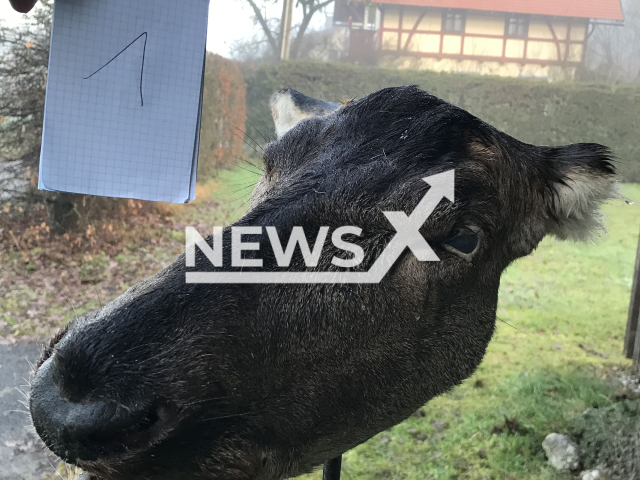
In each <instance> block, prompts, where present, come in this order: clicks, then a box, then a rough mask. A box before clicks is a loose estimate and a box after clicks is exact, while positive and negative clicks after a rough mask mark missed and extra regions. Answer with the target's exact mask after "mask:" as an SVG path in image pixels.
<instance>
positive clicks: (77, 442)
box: [29, 358, 159, 463]
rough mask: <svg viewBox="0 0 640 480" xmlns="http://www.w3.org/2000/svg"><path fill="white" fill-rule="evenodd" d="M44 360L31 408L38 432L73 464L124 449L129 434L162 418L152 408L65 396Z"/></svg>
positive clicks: (35, 382)
mask: <svg viewBox="0 0 640 480" xmlns="http://www.w3.org/2000/svg"><path fill="white" fill-rule="evenodd" d="M51 363H52V358H49V359H48V360H47V361H45V362H44V363H43V364H42V365H41V366H40V368H39V369H38V372H37V373H36V376H35V378H34V381H33V384H32V387H31V396H30V405H29V408H30V411H31V418H32V420H33V424H34V426H35V428H36V431H37V432H38V435H40V437H41V438H42V439H43V440H44V442H45V444H46V445H47V447H49V449H50V450H51V451H53V453H55V454H56V455H58V456H59V457H60V458H62V459H64V460H66V461H67V462H70V463H75V462H77V461H78V460H84V461H91V460H96V459H98V458H104V457H105V456H108V455H110V454H114V453H118V450H122V451H124V450H125V448H126V447H125V444H126V437H127V434H129V433H131V434H134V433H135V430H138V429H141V428H145V427H150V426H151V425H152V424H154V423H156V422H158V421H159V417H158V416H157V415H155V412H154V411H153V410H142V411H130V410H128V409H125V408H123V407H122V406H119V405H117V404H116V403H113V402H110V401H101V400H98V401H81V402H74V401H70V400H68V399H67V398H64V397H63V396H62V395H61V394H60V389H59V388H58V387H57V386H56V382H55V380H54V376H53V375H52V372H51Z"/></svg>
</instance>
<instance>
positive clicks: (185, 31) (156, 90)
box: [39, 0, 209, 203]
mask: <svg viewBox="0 0 640 480" xmlns="http://www.w3.org/2000/svg"><path fill="white" fill-rule="evenodd" d="M208 7H209V0H179V1H177V0H136V1H132V0H56V2H55V10H54V20H53V33H52V38H51V53H50V60H49V72H48V79H47V99H46V103H45V117H44V128H43V139H42V151H41V156H40V183H39V188H40V189H43V190H54V191H64V192H74V193H84V194H92V195H104V196H112V197H124V198H136V199H141V200H156V201H163V202H174V203H184V202H187V201H189V200H193V199H194V198H195V174H196V168H197V156H198V142H199V130H200V111H201V102H202V90H203V79H204V61H203V56H204V54H205V42H206V34H207V15H208Z"/></svg>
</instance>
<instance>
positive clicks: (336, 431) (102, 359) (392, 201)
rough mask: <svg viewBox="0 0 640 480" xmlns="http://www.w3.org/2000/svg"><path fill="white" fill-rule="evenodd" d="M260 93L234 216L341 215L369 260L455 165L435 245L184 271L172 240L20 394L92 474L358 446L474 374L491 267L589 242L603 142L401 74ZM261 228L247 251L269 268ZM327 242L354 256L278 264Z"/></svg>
mask: <svg viewBox="0 0 640 480" xmlns="http://www.w3.org/2000/svg"><path fill="white" fill-rule="evenodd" d="M272 106H273V113H274V118H275V122H276V130H277V132H278V135H279V137H278V138H277V139H276V140H274V141H273V142H271V143H270V144H269V145H267V147H266V149H265V152H264V158H263V160H264V165H265V171H264V175H263V177H262V179H261V181H260V183H259V185H258V186H257V187H256V190H255V192H254V194H253V198H252V204H251V209H250V211H249V212H248V213H247V214H246V215H245V216H244V217H243V218H242V219H240V220H239V221H238V222H237V223H236V224H234V225H233V227H242V226H252V227H260V228H263V229H264V228H266V227H267V226H274V227H275V228H276V229H277V231H278V233H279V234H280V236H281V237H282V238H284V239H286V238H287V236H288V235H289V234H290V233H291V232H292V229H293V228H294V227H295V226H300V227H303V229H304V233H305V235H307V236H309V237H310V238H316V234H317V232H318V231H319V229H320V228H321V227H322V226H327V227H329V229H336V228H339V227H340V226H343V225H354V226H357V227H359V228H360V229H361V232H360V234H359V235H352V236H351V237H350V240H351V241H352V243H353V244H357V245H358V246H359V247H360V248H361V249H362V252H363V253H364V259H363V261H362V263H360V264H359V265H357V266H354V267H352V270H354V271H368V269H369V268H371V266H372V265H373V264H374V262H375V261H376V258H377V257H378V256H379V255H380V254H381V252H383V251H384V250H385V248H386V247H387V246H388V245H389V243H390V242H391V241H392V239H393V238H394V236H395V235H396V228H395V226H394V222H391V221H390V220H391V218H390V217H389V216H386V215H385V214H383V212H404V213H405V214H406V215H405V216H404V217H402V215H401V214H398V215H396V217H395V220H396V222H399V221H400V220H402V218H405V217H407V215H409V214H410V213H411V212H412V211H414V209H415V208H416V206H417V205H418V204H419V203H420V202H421V200H422V199H423V198H425V195H427V194H428V192H429V190H430V188H433V187H430V186H429V185H428V184H427V183H425V182H424V181H423V180H422V179H423V178H425V177H429V176H433V175H437V174H441V173H444V172H451V171H452V170H453V171H455V201H453V202H451V201H449V200H447V199H444V198H443V199H442V201H441V202H439V203H438V204H437V205H433V207H434V208H433V212H432V213H431V214H430V215H429V216H428V218H427V219H426V221H425V222H424V223H423V224H421V225H417V226H416V227H415V228H416V230H417V231H419V235H420V236H421V237H422V239H421V241H426V242H427V243H428V246H429V247H430V249H431V250H432V251H433V253H434V254H435V255H436V256H437V258H438V259H439V261H426V262H425V261H420V259H418V258H416V255H414V253H413V251H412V250H411V249H405V250H404V251H403V252H401V254H399V257H398V258H397V261H395V263H394V264H393V266H392V268H390V269H389V271H388V272H387V273H386V275H385V276H384V278H383V279H382V280H381V281H380V283H377V284H358V283H356V284H331V283H312V284H238V283H233V284H191V283H186V281H185V275H186V273H187V272H189V271H190V270H193V269H190V268H188V267H187V266H186V264H185V257H184V255H183V256H180V257H178V258H177V259H176V261H175V262H174V263H173V264H171V265H169V266H168V267H167V268H165V269H164V270H162V271H161V272H159V273H158V274H157V275H155V276H154V277H152V278H149V279H147V280H145V281H143V282H141V283H139V284H138V285H136V286H134V287H132V288H131V289H129V290H128V291H127V292H126V293H124V294H123V295H122V296H121V297H119V298H117V299H116V300H114V301H113V302H111V303H109V304H108V305H106V306H104V307H103V308H101V309H100V310H98V311H97V312H94V313H91V314H87V315H85V316H83V317H81V318H78V319H76V320H74V321H73V322H71V324H70V325H69V326H68V327H67V328H66V329H64V330H63V331H62V332H61V333H60V334H58V335H57V336H56V338H55V339H54V340H53V341H52V342H51V345H50V346H49V347H48V348H47V349H46V351H45V353H44V355H43V357H42V360H41V361H40V363H39V365H38V368H37V371H36V373H35V379H34V382H33V387H32V391H31V400H30V408H31V413H32V417H33V422H34V425H35V427H36V430H37V431H38V433H39V434H40V436H41V437H42V439H43V440H44V442H45V443H46V444H47V446H48V447H49V448H50V449H51V450H52V451H53V452H55V453H56V454H58V455H59V456H61V457H62V458H64V459H65V460H67V461H69V462H72V463H75V464H77V465H79V466H81V467H82V468H83V469H85V470H86V471H87V472H91V474H92V475H95V476H96V477H97V478H100V479H114V480H115V479H118V480H124V479H162V480H169V479H182V478H187V477H189V478H190V477H195V478H208V479H224V480H249V479H252V480H276V479H282V478H288V477H291V476H295V475H298V474H301V473H303V472H308V471H310V470H311V469H313V468H314V467H316V466H317V465H319V464H321V463H323V462H324V461H326V460H327V459H329V458H331V457H334V456H336V455H339V454H341V453H343V452H344V451H346V450H348V449H350V448H352V447H354V446H356V445H358V444H359V443H361V442H364V441H365V440H367V439H368V438H370V437H371V436H373V435H375V434H376V433H378V432H380V431H382V430H384V429H386V428H389V427H390V426H392V425H394V424H396V423H398V422H400V421H402V420H403V419H405V418H407V417H408V416H409V415H410V414H411V413H412V412H413V411H415V410H416V409H417V408H418V407H420V406H422V405H423V404H424V403H425V402H427V401H428V400H429V399H431V398H433V397H435V396H437V395H440V394H442V393H443V392H446V391H447V390H449V389H451V388H452V387H453V386H455V385H457V384H459V383H460V382H461V381H462V380H463V379H465V378H467V377H468V376H469V375H471V374H472V373H473V371H474V370H475V368H476V367H477V366H478V364H479V363H480V362H481V360H482V357H483V355H484V353H485V349H486V347H487V344H488V343H489V341H490V339H491V336H492V334H493V331H494V324H495V315H496V305H497V300H498V287H499V284H500V275H501V273H502V272H503V270H504V269H505V268H506V267H507V266H508V265H509V264H510V263H511V262H513V261H514V260H515V259H517V258H519V257H522V256H524V255H527V254H529V253H530V252H531V251H532V250H534V249H535V248H536V246H537V245H538V243H539V242H540V241H541V240H542V238H543V237H544V236H545V235H555V236H556V237H558V238H561V239H576V240H580V239H585V238H589V236H591V235H593V234H594V233H595V232H596V231H597V230H598V228H599V226H600V219H599V213H598V209H599V206H600V204H601V203H602V202H603V201H604V200H605V199H607V198H609V197H612V196H615V191H616V190H615V175H614V168H613V167H612V165H611V163H610V156H609V151H608V150H607V149H606V148H605V147H603V146H601V145H596V144H577V145H569V146H564V147H539V146H534V145H528V144H525V143H522V142H519V141H518V140H516V139H514V138H512V137H510V136H508V135H506V134H504V133H502V132H500V131H498V130H496V129H495V128H493V127H491V126H490V125H487V124H486V123H484V122H482V121H481V120H479V119H478V118H476V117H474V116H473V115H471V114H469V113H468V112H466V111H464V110H462V109H460V108H457V107H455V106H453V105H450V104H448V103H446V102H444V101H442V100H440V99H438V98H436V97H434V96H431V95H429V94H427V93H425V92H423V91H421V90H419V89H418V88H416V87H412V86H407V87H398V88H387V89H384V90H380V91H378V92H375V93H372V94H370V95H367V96H365V97H364V98H362V99H360V100H356V101H353V102H350V103H348V104H345V105H337V104H332V103H328V102H321V101H319V100H314V99H310V98H308V97H305V96H304V95H301V94H299V93H297V92H295V91H293V90H290V89H285V90H282V91H280V92H278V93H277V94H276V95H275V96H274V97H273V101H272ZM398 219H400V220H398ZM396 226H397V225H396ZM230 232H231V231H230V227H229V228H227V229H225V230H224V232H223V234H222V238H223V239H224V240H225V242H224V246H223V248H222V254H221V255H222V259H223V266H219V267H213V266H211V264H210V263H208V262H207V259H206V258H205V255H204V254H203V253H202V252H201V251H200V250H198V251H197V254H196V255H195V261H196V264H197V265H198V266H199V268H200V269H203V268H205V269H208V270H210V271H213V272H216V271H222V270H232V267H230V266H229V265H230V257H231V256H232V252H231V243H232V242H230V241H227V240H229V236H230V235H231V233H230ZM261 238H262V240H257V241H258V242H260V245H259V246H260V250H259V251H256V250H252V251H246V252H245V256H246V257H247V258H257V257H258V256H260V258H261V259H262V261H263V265H262V270H265V271H276V270H278V269H279V265H278V263H277V262H276V258H275V254H274V252H273V249H272V248H271V247H270V245H269V244H268V242H267V241H266V236H265V235H263V236H262V237H261ZM208 242H209V244H211V238H209V239H208ZM336 256H338V257H341V258H345V259H348V258H350V257H349V254H345V252H344V251H341V250H339V249H337V248H336V247H335V245H327V246H326V248H324V249H323V250H322V252H321V254H320V255H319V257H318V259H317V262H316V266H314V267H307V266H306V265H305V263H304V261H303V256H302V255H301V254H300V252H299V251H296V252H295V253H294V254H293V257H292V259H291V263H290V265H289V267H288V268H287V271H309V270H311V271H329V272H331V271H340V270H344V268H343V267H339V266H336V265H335V264H334V263H332V262H331V260H332V259H333V258H334V257H336ZM207 265H208V266H207Z"/></svg>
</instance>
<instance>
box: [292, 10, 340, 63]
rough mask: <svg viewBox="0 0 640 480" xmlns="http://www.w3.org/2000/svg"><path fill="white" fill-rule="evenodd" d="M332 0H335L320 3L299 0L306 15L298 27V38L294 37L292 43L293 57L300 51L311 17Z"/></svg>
mask: <svg viewBox="0 0 640 480" xmlns="http://www.w3.org/2000/svg"><path fill="white" fill-rule="evenodd" d="M331 2H333V0H324V1H323V2H320V3H318V4H315V0H311V1H309V2H305V1H302V0H301V1H299V3H301V4H302V8H303V13H304V15H303V17H302V22H301V23H300V27H298V33H297V34H296V38H295V39H294V41H293V44H292V45H291V56H292V57H293V58H297V57H298V55H299V53H300V47H301V45H302V38H303V37H304V34H305V32H306V31H307V28H308V27H309V23H311V18H312V17H313V15H315V13H316V12H317V11H318V10H322V9H323V8H324V7H326V6H327V5H329V4H330V3H331ZM306 7H308V8H309V10H307V8H306Z"/></svg>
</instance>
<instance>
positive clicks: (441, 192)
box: [186, 170, 454, 283]
mask: <svg viewBox="0 0 640 480" xmlns="http://www.w3.org/2000/svg"><path fill="white" fill-rule="evenodd" d="M423 180H424V181H425V182H426V183H428V184H429V185H430V186H431V188H429V191H428V192H427V194H426V195H425V196H424V197H423V198H422V200H420V203H418V205H417V206H416V208H415V209H414V210H413V212H411V215H409V216H407V214H406V213H404V212H382V213H384V215H385V216H386V217H387V219H388V220H389V222H391V224H392V225H393V227H394V228H395V229H396V231H397V233H396V235H395V236H394V237H393V238H392V239H391V241H390V242H389V244H388V245H387V246H386V248H385V249H384V251H383V252H382V254H381V255H380V257H378V259H377V260H376V262H375V263H374V264H373V266H372V267H371V268H370V269H369V271H368V272H340V271H337V272H187V274H186V281H187V283H380V281H381V280H382V279H383V278H384V276H385V275H386V274H387V272H388V271H389V270H390V269H391V267H392V266H393V264H394V263H395V262H396V261H397V260H398V258H399V257H400V255H401V254H402V252H403V251H404V249H405V248H409V249H410V250H411V252H412V253H413V254H414V255H415V256H416V258H417V259H418V260H419V261H421V262H439V261H440V259H439V258H438V256H437V255H436V254H435V252H434V251H433V250H432V249H431V247H430V246H429V244H428V243H427V241H426V240H425V239H424V238H423V237H422V235H420V232H419V230H420V227H422V225H423V224H424V222H426V221H427V219H428V218H429V216H430V215H431V214H432V213H433V211H434V210H435V208H436V207H437V206H438V204H439V203H440V201H441V200H442V199H443V198H447V199H448V200H450V201H451V202H453V201H454V170H449V171H447V172H444V173H439V174H437V175H431V176H429V177H425V178H423ZM215 241H216V240H215V239H214V242H215Z"/></svg>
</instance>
